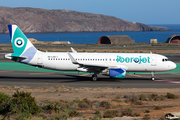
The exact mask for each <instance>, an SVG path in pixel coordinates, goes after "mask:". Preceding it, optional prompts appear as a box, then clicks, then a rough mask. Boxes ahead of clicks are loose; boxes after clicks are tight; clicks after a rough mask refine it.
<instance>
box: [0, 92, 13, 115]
mask: <svg viewBox="0 0 180 120" xmlns="http://www.w3.org/2000/svg"><path fill="white" fill-rule="evenodd" d="M10 99H11V97H10V96H9V95H7V94H5V93H1V92H0V114H3V115H4V114H6V113H7V112H9V107H10V106H9V102H10Z"/></svg>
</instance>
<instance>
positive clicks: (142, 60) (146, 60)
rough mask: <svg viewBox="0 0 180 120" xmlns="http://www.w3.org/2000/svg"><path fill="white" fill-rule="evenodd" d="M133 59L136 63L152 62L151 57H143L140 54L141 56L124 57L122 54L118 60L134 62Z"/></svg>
mask: <svg viewBox="0 0 180 120" xmlns="http://www.w3.org/2000/svg"><path fill="white" fill-rule="evenodd" d="M133 61H134V62H135V63H139V64H141V62H142V63H150V57H143V58H141V56H139V57H126V58H123V57H122V56H119V55H117V62H121V63H123V62H126V63H132V62H133Z"/></svg>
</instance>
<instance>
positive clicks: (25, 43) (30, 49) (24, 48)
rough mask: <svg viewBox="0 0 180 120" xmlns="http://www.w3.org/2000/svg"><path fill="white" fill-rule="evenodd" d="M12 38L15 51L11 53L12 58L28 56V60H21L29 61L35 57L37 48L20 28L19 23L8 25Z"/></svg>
mask: <svg viewBox="0 0 180 120" xmlns="http://www.w3.org/2000/svg"><path fill="white" fill-rule="evenodd" d="M8 28H9V34H10V39H11V43H12V47H13V50H14V53H13V54H11V56H12V59H14V58H18V57H19V58H20V57H26V58H27V59H26V60H21V61H20V62H24V63H28V62H29V61H31V59H32V58H33V57H34V55H35V54H36V52H37V49H36V48H35V47H34V46H33V44H32V43H31V42H30V41H29V40H28V38H27V37H26V36H25V35H24V33H23V32H22V31H21V30H20V29H19V27H18V26H17V25H8Z"/></svg>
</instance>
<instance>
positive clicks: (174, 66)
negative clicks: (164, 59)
mask: <svg viewBox="0 0 180 120" xmlns="http://www.w3.org/2000/svg"><path fill="white" fill-rule="evenodd" d="M171 67H172V70H173V69H175V68H176V64H175V63H174V62H172V65H171Z"/></svg>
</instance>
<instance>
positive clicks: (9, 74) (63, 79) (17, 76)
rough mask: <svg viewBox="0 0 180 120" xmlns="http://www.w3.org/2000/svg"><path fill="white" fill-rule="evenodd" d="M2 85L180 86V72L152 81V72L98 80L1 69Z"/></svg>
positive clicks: (85, 75)
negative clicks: (123, 77)
mask: <svg viewBox="0 0 180 120" xmlns="http://www.w3.org/2000/svg"><path fill="white" fill-rule="evenodd" d="M0 76H1V77H0V85H7V86H22V85H23V86H30V87H32V86H34V87H38V86H44V85H46V86H56V85H64V86H69V87H92V88H95V87H112V88H117V87H121V88H179V86H180V80H179V77H180V73H169V74H155V76H156V80H155V81H151V80H150V78H151V76H150V74H136V75H134V74H127V76H126V78H125V79H112V78H109V77H106V76H102V75H98V77H99V79H98V81H96V82H93V81H92V80H91V74H78V73H70V74H68V73H58V72H33V71H12V70H0Z"/></svg>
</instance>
